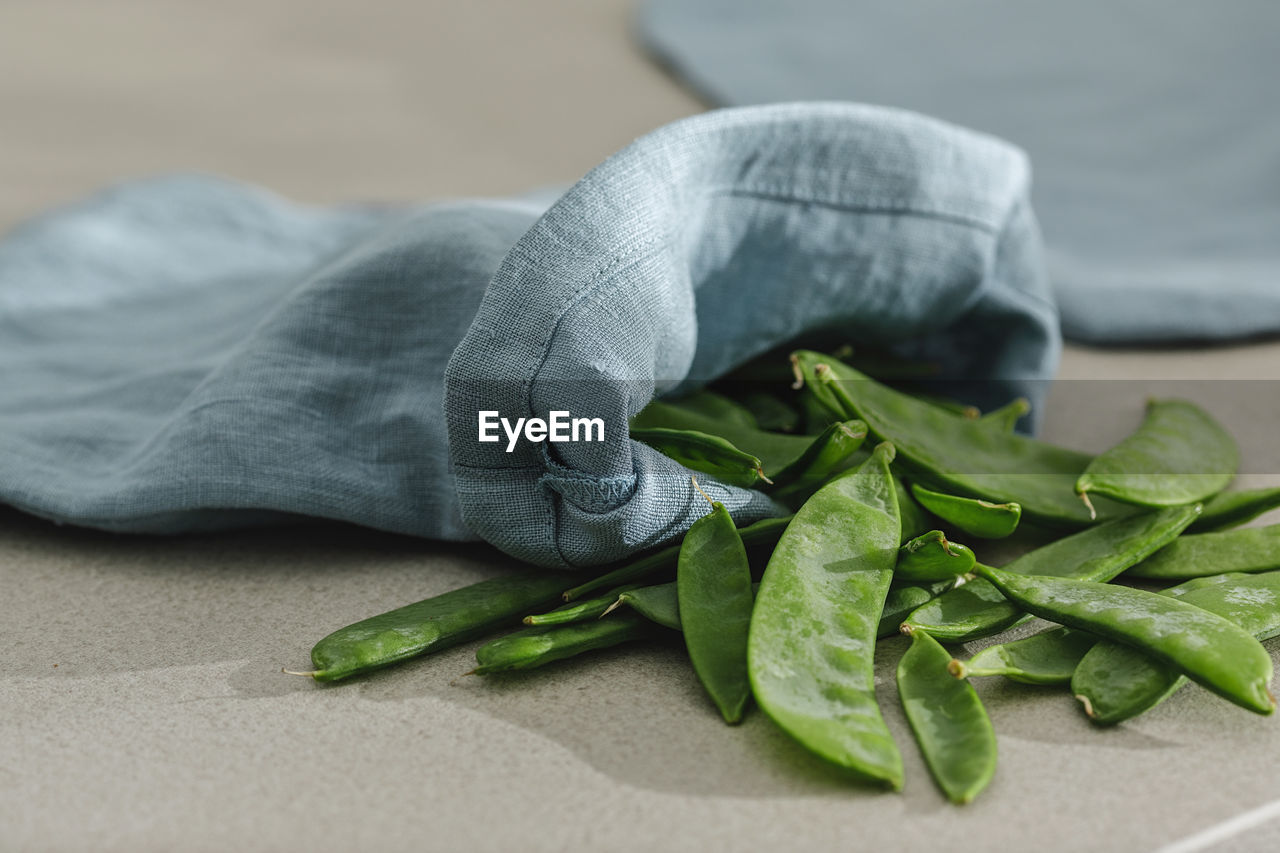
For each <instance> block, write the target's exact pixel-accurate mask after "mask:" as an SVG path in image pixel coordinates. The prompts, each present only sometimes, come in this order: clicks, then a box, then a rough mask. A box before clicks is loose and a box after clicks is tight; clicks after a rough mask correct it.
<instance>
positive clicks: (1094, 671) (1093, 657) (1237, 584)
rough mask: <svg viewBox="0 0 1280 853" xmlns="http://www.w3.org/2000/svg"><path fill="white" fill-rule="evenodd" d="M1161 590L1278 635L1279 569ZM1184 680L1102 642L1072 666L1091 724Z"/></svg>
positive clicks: (1156, 697) (1141, 705) (1156, 698)
mask: <svg viewBox="0 0 1280 853" xmlns="http://www.w3.org/2000/svg"><path fill="white" fill-rule="evenodd" d="M1160 594H1161V595H1167V596H1171V597H1174V598H1177V599H1178V600H1180V601H1182V602H1184V603H1186V604H1193V605H1195V606H1196V607H1199V608H1202V609H1204V610H1208V611H1209V612H1210V613H1216V614H1218V615H1219V616H1222V617H1224V618H1226V619H1228V620H1230V621H1231V622H1234V623H1235V624H1236V625H1238V626H1240V627H1241V628H1242V629H1243V630H1245V631H1247V632H1248V633H1250V634H1252V635H1253V637H1254V638H1255V639H1257V640H1268V639H1271V638H1272V637H1275V636H1278V635H1280V572H1266V573H1264V574H1260V575H1246V574H1238V573H1237V574H1225V575H1216V576H1213V577H1207V578H1197V579H1195V580H1191V581H1187V582H1186V583H1184V584H1179V585H1178V586H1175V587H1171V588H1170V589H1166V590H1163V591H1162V592H1161V593H1160ZM1186 683H1187V678H1186V676H1184V675H1183V674H1182V672H1181V671H1180V670H1178V669H1177V668H1176V667H1173V666H1170V665H1169V664H1167V663H1164V662H1162V661H1159V660H1156V659H1154V658H1152V657H1150V656H1149V655H1146V654H1144V653H1142V652H1141V651H1139V650H1137V649H1134V648H1130V647H1129V646H1125V645H1120V644H1118V643H1113V642H1109V641H1103V642H1100V643H1098V644H1097V645H1096V646H1094V647H1093V648H1092V649H1091V650H1090V651H1089V653H1088V654H1086V655H1085V656H1084V658H1083V659H1082V660H1081V661H1080V665H1079V666H1078V667H1076V671H1075V673H1074V675H1073V676H1072V678H1071V692H1072V693H1074V694H1075V696H1076V698H1077V699H1079V700H1080V701H1081V703H1082V704H1083V705H1084V708H1085V713H1086V714H1088V715H1089V717H1090V719H1092V720H1093V721H1094V722H1095V723H1097V724H1099V725H1115V724H1116V723H1121V722H1124V721H1125V720H1128V719H1131V718H1133V717H1136V716H1137V715H1139V714H1141V713H1142V712H1144V711H1147V710H1150V709H1151V708H1154V707H1155V706H1156V705H1159V704H1160V703H1161V702H1163V701H1164V700H1165V699H1166V698H1168V697H1169V696H1171V695H1173V693H1174V692H1176V691H1177V690H1178V688H1180V687H1182V685H1184V684H1186Z"/></svg>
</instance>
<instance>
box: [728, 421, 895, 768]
mask: <svg viewBox="0 0 1280 853" xmlns="http://www.w3.org/2000/svg"><path fill="white" fill-rule="evenodd" d="M892 458H893V447H892V446H891V445H887V444H882V445H880V446H879V447H877V448H876V450H875V451H874V452H873V453H872V456H871V458H870V459H869V460H868V461H867V462H866V463H865V464H863V466H862V467H861V468H858V469H857V470H856V471H854V472H851V473H849V474H846V475H844V476H842V477H839V478H837V479H835V480H833V481H832V482H830V483H828V484H827V485H826V486H823V487H822V488H821V489H820V490H819V491H818V492H817V493H816V494H814V496H813V497H812V498H810V499H809V500H808V501H807V502H806V503H805V505H804V506H803V507H802V508H801V509H800V511H799V512H798V513H796V517H795V520H794V521H792V523H791V526H790V527H788V528H787V532H786V533H784V534H783V536H782V539H781V540H779V542H778V546H777V548H775V549H774V552H773V557H772V558H771V559H770V560H769V565H768V568H767V569H765V573H764V579H763V580H762V581H761V584H760V592H759V595H758V596H757V597H756V605H755V610H754V611H753V613H752V617H751V631H750V636H749V640H748V655H747V660H748V668H749V671H750V674H751V685H752V690H753V692H754V694H755V697H756V701H757V703H759V705H760V707H761V709H763V710H764V712H765V713H766V714H768V715H769V716H770V717H771V718H772V719H773V721H774V722H776V723H777V724H778V725H779V726H780V727H781V728H782V729H783V730H784V731H786V732H787V733H788V734H790V735H791V736H792V737H794V738H795V739H796V740H798V741H799V742H800V743H802V744H803V745H804V746H806V747H807V748H808V749H810V750H811V751H813V752H814V753H816V754H817V755H819V756H821V757H823V758H825V759H827V760H828V761H831V762H833V763H834V764H837V765H839V766H841V767H844V768H846V769H848V770H850V771H852V772H853V773H854V774H856V775H858V776H860V777H862V778H865V779H868V780H873V781H878V782H881V783H884V784H887V785H889V786H891V787H893V788H901V787H902V757H901V755H900V754H899V753H898V749H897V747H896V746H895V745H894V742H893V737H892V735H890V733H889V730H888V728H887V727H886V726H885V723H884V719H883V717H881V715H880V708H879V706H878V705H877V704H876V695H875V672H874V661H875V643H876V633H877V630H878V628H879V622H880V612H881V608H882V607H883V605H884V599H885V594H886V593H887V592H888V589H889V583H890V581H891V580H892V577H893V564H894V562H895V561H896V558H897V553H898V539H899V536H900V529H899V520H898V497H897V490H896V488H895V486H894V482H893V477H892V475H891V474H890V473H889V462H890V460H892Z"/></svg>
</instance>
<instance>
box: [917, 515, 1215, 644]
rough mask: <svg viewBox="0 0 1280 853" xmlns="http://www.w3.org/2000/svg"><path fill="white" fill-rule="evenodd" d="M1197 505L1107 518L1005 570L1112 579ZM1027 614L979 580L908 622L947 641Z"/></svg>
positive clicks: (1175, 529)
mask: <svg viewBox="0 0 1280 853" xmlns="http://www.w3.org/2000/svg"><path fill="white" fill-rule="evenodd" d="M1199 509H1200V507H1199V504H1192V505H1191V506H1185V507H1172V508H1170V509H1162V510H1156V511H1154V512H1146V513H1141V514H1139V515H1131V516H1129V517H1127V518H1118V519H1116V520H1114V521H1108V522H1104V523H1102V524H1099V525H1096V526H1094V527H1089V528H1086V529H1084V530H1081V531H1080V532H1079V533H1074V534H1072V535H1071V536H1067V537H1064V538H1062V539H1059V540H1058V541H1056V542H1051V543H1049V544H1048V545H1045V546H1044V547H1042V548H1037V549H1035V550H1034V551H1029V552H1027V553H1026V554H1023V555H1022V556H1021V557H1019V558H1017V559H1016V560H1013V561H1012V562H1010V563H1009V564H1008V565H1007V566H1005V569H1006V570H1007V571H1010V572H1017V573H1019V574H1024V575H1054V576H1058V577H1068V578H1075V579H1077V580H1088V581H1108V580H1111V579H1112V578H1114V577H1115V576H1116V575H1118V574H1120V573H1121V572H1122V571H1124V570H1125V569H1127V568H1129V567H1130V566H1132V565H1133V564H1134V563H1137V562H1139V561H1141V560H1143V559H1144V558H1146V557H1147V556H1149V555H1150V554H1152V553H1154V552H1155V551H1156V550H1158V549H1159V548H1162V547H1164V546H1165V545H1167V544H1168V543H1169V542H1171V541H1173V540H1174V539H1175V538H1176V537H1177V536H1178V534H1179V533H1181V532H1182V531H1183V530H1184V529H1186V527H1187V525H1189V524H1190V523H1191V522H1192V521H1193V520H1194V519H1195V518H1196V516H1197V514H1198V513H1199ZM1025 618H1026V617H1025V616H1024V615H1023V612H1022V610H1021V609H1019V608H1018V607H1017V606H1016V605H1015V604H1013V603H1012V602H1010V601H1008V600H1006V599H1005V597H1004V596H1002V595H1001V594H1000V592H999V591H998V590H997V589H996V588H995V587H993V586H992V585H991V584H989V583H988V582H987V581H985V580H983V579H982V578H977V579H975V580H972V581H970V582H969V583H966V584H965V585H964V586H959V587H956V588H955V589H953V590H951V591H950V592H948V593H944V594H942V595H940V596H938V597H937V598H935V599H934V600H933V601H930V602H929V603H928V604H925V605H924V606H922V607H920V608H919V609H918V610H915V611H914V612H912V614H911V615H910V616H909V617H907V621H906V623H905V624H907V625H909V626H911V627H912V628H918V629H920V630H924V631H928V632H929V633H930V634H932V635H933V636H934V637H935V638H937V639H939V640H942V641H944V642H957V643H959V642H967V641H968V640H976V639H979V638H980V637H989V636H991V635H992V634H997V633H999V632H1000V631H1003V630H1004V629H1006V628H1009V627H1012V626H1013V625H1015V624H1017V623H1018V622H1019V621H1022V620H1023V619H1025Z"/></svg>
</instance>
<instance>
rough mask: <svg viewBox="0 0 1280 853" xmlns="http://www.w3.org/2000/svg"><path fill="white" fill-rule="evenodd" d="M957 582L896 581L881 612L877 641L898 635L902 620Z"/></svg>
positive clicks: (953, 580) (949, 579)
mask: <svg viewBox="0 0 1280 853" xmlns="http://www.w3.org/2000/svg"><path fill="white" fill-rule="evenodd" d="M956 580H958V579H957V578H947V579H946V580H940V581H934V582H933V583H904V582H902V581H899V580H895V581H894V582H893V584H892V585H890V587H889V594H888V595H887V596H885V599H884V609H883V610H882V611H881V612H880V625H879V626H878V627H877V629H876V639H878V640H879V639H884V638H885V637H892V636H894V635H896V634H897V633H898V628H899V627H900V626H901V625H902V620H903V619H906V618H907V614H908V613H910V612H911V611H913V610H915V609H916V608H917V607H919V606H921V605H922V604H924V603H925V602H927V601H931V600H933V599H935V598H937V597H938V596H939V595H942V593H944V592H946V591H947V590H949V589H951V588H952V587H954V586H955V585H956Z"/></svg>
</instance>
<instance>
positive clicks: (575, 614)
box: [521, 584, 635, 626]
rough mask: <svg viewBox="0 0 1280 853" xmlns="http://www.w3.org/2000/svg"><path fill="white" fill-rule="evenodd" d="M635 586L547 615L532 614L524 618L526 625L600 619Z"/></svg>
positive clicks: (576, 603)
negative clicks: (620, 597) (621, 596)
mask: <svg viewBox="0 0 1280 853" xmlns="http://www.w3.org/2000/svg"><path fill="white" fill-rule="evenodd" d="M634 588H635V584H628V585H624V586H620V587H616V588H614V589H611V590H609V591H608V592H606V593H605V594H604V595H598V596H596V597H595V598H584V599H580V600H578V601H571V602H569V603H568V604H563V605H561V606H559V607H557V608H556V609H555V610H549V611H547V612H546V613H532V614H530V615H528V616H526V617H524V619H523V620H521V621H522V622H524V624H526V625H535V626H536V625H568V624H569V623H571V622H585V621H587V620H588V619H599V618H600V617H601V616H603V615H604V613H605V611H607V610H608V609H609V608H610V607H611V606H612V605H613V603H614V602H615V601H617V600H618V596H619V595H621V594H622V593H624V592H626V591H627V590H630V589H634Z"/></svg>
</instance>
